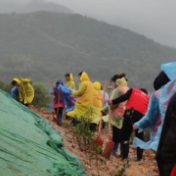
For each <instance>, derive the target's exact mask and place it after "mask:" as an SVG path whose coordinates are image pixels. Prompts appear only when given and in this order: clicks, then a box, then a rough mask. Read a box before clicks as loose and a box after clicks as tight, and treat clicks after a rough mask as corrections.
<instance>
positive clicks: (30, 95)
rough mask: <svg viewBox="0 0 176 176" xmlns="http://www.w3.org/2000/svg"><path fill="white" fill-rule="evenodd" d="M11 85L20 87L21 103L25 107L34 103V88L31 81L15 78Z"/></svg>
mask: <svg viewBox="0 0 176 176" xmlns="http://www.w3.org/2000/svg"><path fill="white" fill-rule="evenodd" d="M11 84H12V85H13V86H17V87H18V93H19V102H21V103H22V104H23V105H25V106H28V105H29V104H30V103H32V101H33V99H34V88H33V87H32V85H31V81H30V79H23V78H21V79H20V80H19V79H18V78H13V80H12V82H11Z"/></svg>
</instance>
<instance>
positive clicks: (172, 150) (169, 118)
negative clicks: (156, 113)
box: [156, 93, 176, 176]
mask: <svg viewBox="0 0 176 176" xmlns="http://www.w3.org/2000/svg"><path fill="white" fill-rule="evenodd" d="M156 160H157V163H158V168H159V171H160V176H170V175H171V172H172V170H173V168H174V166H175V165H176V93H175V94H174V95H173V97H172V98H171V100H170V103H169V106H168V108H167V111H166V115H165V120H164V124H163V129H162V133H161V137H160V142H159V146H158V151H157V153H156Z"/></svg>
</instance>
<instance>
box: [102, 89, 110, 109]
mask: <svg viewBox="0 0 176 176" xmlns="http://www.w3.org/2000/svg"><path fill="white" fill-rule="evenodd" d="M103 99H104V105H103V107H104V106H107V105H108V100H109V95H108V93H107V92H105V97H104V90H103V87H102V86H101V100H102V101H103Z"/></svg>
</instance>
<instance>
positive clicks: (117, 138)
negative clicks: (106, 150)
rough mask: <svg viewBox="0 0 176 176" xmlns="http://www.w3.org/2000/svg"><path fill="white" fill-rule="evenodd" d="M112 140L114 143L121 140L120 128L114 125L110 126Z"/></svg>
mask: <svg viewBox="0 0 176 176" xmlns="http://www.w3.org/2000/svg"><path fill="white" fill-rule="evenodd" d="M112 141H113V142H114V143H119V142H121V129H118V128H117V127H115V126H112Z"/></svg>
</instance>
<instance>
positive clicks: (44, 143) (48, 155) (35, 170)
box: [0, 90, 87, 176]
mask: <svg viewBox="0 0 176 176" xmlns="http://www.w3.org/2000/svg"><path fill="white" fill-rule="evenodd" d="M0 163H1V164H0V175H1V176H87V173H85V171H84V168H83V165H82V164H81V162H80V160H79V159H78V158H77V157H76V156H74V155H72V154H71V153H69V152H67V151H66V150H65V148H64V146H63V140H62V138H61V137H60V136H59V134H58V133H57V132H56V131H54V130H53V129H52V128H51V127H50V125H49V123H48V122H47V121H45V120H44V119H42V118H41V117H40V116H38V115H37V114H35V113H34V112H33V111H31V110H29V109H28V108H26V107H24V106H23V105H21V104H19V103H18V102H17V101H15V100H14V99H13V98H11V96H10V95H9V94H7V93H5V92H3V91H2V90H0Z"/></svg>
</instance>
